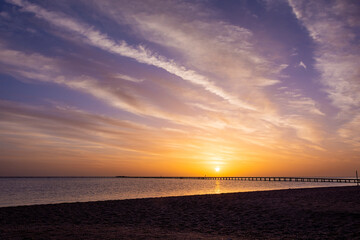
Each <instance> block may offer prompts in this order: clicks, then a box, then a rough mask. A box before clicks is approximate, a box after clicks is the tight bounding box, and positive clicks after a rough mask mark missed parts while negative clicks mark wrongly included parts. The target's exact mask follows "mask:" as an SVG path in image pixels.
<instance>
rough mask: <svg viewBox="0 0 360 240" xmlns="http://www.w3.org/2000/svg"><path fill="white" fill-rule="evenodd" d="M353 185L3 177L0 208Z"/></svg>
mask: <svg viewBox="0 0 360 240" xmlns="http://www.w3.org/2000/svg"><path fill="white" fill-rule="evenodd" d="M351 185H354V184H353V183H352V184H349V183H301V182H251V181H234V180H190V179H124V178H0V207H5V206H19V205H32V204H48V203H63V202H87V201H100V200H115V199H132V198H149V197H164V196H184V195H196V194H218V193H228V192H246V191H260V190H271V189H288V188H304V187H327V186H351Z"/></svg>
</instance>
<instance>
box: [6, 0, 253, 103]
mask: <svg viewBox="0 0 360 240" xmlns="http://www.w3.org/2000/svg"><path fill="white" fill-rule="evenodd" d="M9 2H11V3H13V4H16V5H18V6H20V7H22V10H23V11H27V12H32V13H34V14H35V15H36V16H37V17H39V18H41V19H44V20H46V21H48V22H50V23H51V24H53V25H55V26H57V27H61V28H63V29H64V30H67V31H71V32H74V33H77V34H79V35H80V36H82V37H83V40H84V41H85V42H87V43H88V44H91V45H93V46H96V47H99V48H101V49H103V50H106V51H109V52H112V53H115V54H119V55H121V56H125V57H129V58H133V59H135V60H137V61H139V62H140V63H145V64H149V65H153V66H156V67H159V68H162V69H164V70H166V71H168V72H169V73H172V74H174V75H176V76H179V77H181V78H182V79H184V80H186V81H189V82H191V83H193V84H196V85H200V86H202V87H204V88H205V89H206V90H208V91H210V92H212V93H214V94H216V95H218V96H220V97H222V98H223V99H225V100H227V101H228V102H230V103H231V104H235V105H237V106H239V107H242V108H246V109H250V110H255V108H254V107H253V106H251V105H250V104H248V103H245V102H243V101H242V100H240V99H239V98H237V97H236V96H234V95H231V94H229V93H227V92H226V91H225V90H223V89H222V88H220V87H218V86H216V84H215V83H214V82H212V81H210V80H209V79H207V77H205V76H203V75H200V74H198V73H196V72H195V71H193V70H189V69H186V68H185V67H183V66H179V65H177V64H176V63H175V62H174V61H172V60H168V59H166V58H165V57H162V56H158V55H156V54H154V53H152V52H151V51H150V50H149V49H146V48H145V47H144V46H142V45H140V46H138V47H136V48H135V47H132V46H129V45H128V44H127V43H126V42H125V41H124V40H121V41H114V40H113V39H111V38H110V37H109V36H108V35H106V34H104V33H101V32H100V31H97V30H94V29H93V28H92V27H90V26H88V25H86V24H85V23H81V22H79V21H76V20H75V19H72V18H70V17H68V16H66V15H64V14H60V13H56V12H50V11H47V10H45V9H43V8H41V7H40V6H38V5H35V4H31V3H29V2H26V1H10V0H9Z"/></svg>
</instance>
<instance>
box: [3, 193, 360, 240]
mask: <svg viewBox="0 0 360 240" xmlns="http://www.w3.org/2000/svg"><path fill="white" fill-rule="evenodd" d="M0 239H360V187H332V188H311V189H289V190H275V191H264V192H244V193H227V194H218V195H198V196H184V197H167V198H150V199H132V200H119V201H101V202H85V203H63V204H53V205H34V206H20V207H5V208H0Z"/></svg>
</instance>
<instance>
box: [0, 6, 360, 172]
mask: <svg viewBox="0 0 360 240" xmlns="http://www.w3.org/2000/svg"><path fill="white" fill-rule="evenodd" d="M359 71H360V2H359V1H356V0H353V1H344V0H339V1H321V0H318V1H300V0H296V1H295V0H294V1H291V0H288V1H285V0H274V1H270V0H262V1H260V0H259V1H255V0H249V1H240V0H236V1H220V0H219V1H211V0H209V1H205V0H204V1H158V0H156V1H155V0H154V1H107V0H101V1H90V0H86V1H82V0H76V1H26V0H23V1H22V0H6V1H0V153H1V154H0V175H2V176H10V175H203V174H208V175H211V174H212V173H213V172H212V171H213V169H214V168H215V167H221V169H222V174H225V175H266V174H268V175H272V174H273V175H302V176H304V175H342V176H346V175H353V173H354V172H355V169H359V170H360V72H359Z"/></svg>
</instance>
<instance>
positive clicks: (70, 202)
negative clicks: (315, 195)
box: [0, 183, 360, 209]
mask: <svg viewBox="0 0 360 240" xmlns="http://www.w3.org/2000/svg"><path fill="white" fill-rule="evenodd" d="M339 184H341V183H339ZM354 186H356V185H350V186H349V185H340V186H330V187H329V186H323V187H318V186H311V187H298V188H297V187H294V188H274V189H264V190H248V191H241V192H239V191H234V192H222V193H204V194H190V195H169V196H158V197H157V196H155V197H139V198H124V199H106V200H94V201H69V202H54V203H35V204H25V205H14V206H0V209H1V208H12V207H13V208H16V207H31V206H46V205H57V204H72V203H96V202H99V203H100V202H107V201H126V200H142V199H158V198H177V197H196V196H212V195H222V194H240V193H251V192H272V191H287V190H302V189H320V188H342V187H354ZM359 189H360V188H359Z"/></svg>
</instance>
